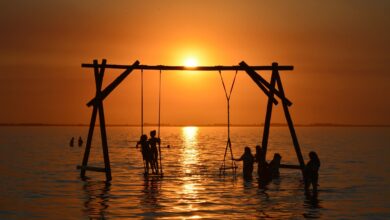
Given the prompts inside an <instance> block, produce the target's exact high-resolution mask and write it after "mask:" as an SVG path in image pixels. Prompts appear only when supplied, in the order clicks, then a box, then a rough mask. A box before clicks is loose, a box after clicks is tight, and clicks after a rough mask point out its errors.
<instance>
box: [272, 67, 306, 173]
mask: <svg viewBox="0 0 390 220" xmlns="http://www.w3.org/2000/svg"><path fill="white" fill-rule="evenodd" d="M275 77H276V81H277V83H278V89H279V91H280V93H281V96H282V97H284V90H283V86H282V81H281V79H280V76H279V73H277V74H276V76H275ZM283 100H284V99H282V104H283V110H284V115H285V117H286V120H287V124H288V128H289V129H290V134H291V138H292V140H293V144H294V148H295V153H296V154H297V158H298V161H299V166H300V168H301V171H302V175H303V177H304V178H305V174H304V169H305V162H304V160H303V157H302V153H301V149H300V147H299V143H298V138H297V134H296V133H295V129H294V124H293V121H292V119H291V115H290V112H289V110H288V106H287V103H286V102H285V101H283Z"/></svg>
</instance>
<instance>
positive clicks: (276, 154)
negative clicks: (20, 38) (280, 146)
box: [274, 153, 282, 160]
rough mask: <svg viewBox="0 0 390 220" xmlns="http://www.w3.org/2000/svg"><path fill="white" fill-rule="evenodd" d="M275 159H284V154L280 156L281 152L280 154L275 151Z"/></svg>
mask: <svg viewBox="0 0 390 220" xmlns="http://www.w3.org/2000/svg"><path fill="white" fill-rule="evenodd" d="M274 159H276V160H281V159H282V156H280V154H278V153H275V154H274Z"/></svg>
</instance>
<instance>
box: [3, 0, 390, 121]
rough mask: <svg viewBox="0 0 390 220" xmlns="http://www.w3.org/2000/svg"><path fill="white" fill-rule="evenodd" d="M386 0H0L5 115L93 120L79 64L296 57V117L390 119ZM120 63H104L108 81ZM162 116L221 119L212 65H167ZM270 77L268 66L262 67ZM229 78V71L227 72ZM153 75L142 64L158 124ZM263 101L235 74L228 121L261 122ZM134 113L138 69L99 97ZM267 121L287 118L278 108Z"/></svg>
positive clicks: (113, 113)
mask: <svg viewBox="0 0 390 220" xmlns="http://www.w3.org/2000/svg"><path fill="white" fill-rule="evenodd" d="M389 12H390V1H386V0H376V1H364V0H354V1H352V0H351V1H344V0H333V1H311V0H304V1H287V0H286V1H278V0H277V1H260V0H253V1H252V0H246V1H238V0H236V1H232V0H221V1H212V0H209V1H206V0H196V1H195V0H194V1H183V0H166V1H161V0H154V1H149V0H143V1H141V0H139V1H136V0H133V1H130V0H129V1H100V0H94V1H87V0H86V1H75V0H66V1H65V0H63V1H60V0H59V1H51V0H41V1H27V0H25V1H20V0H13V1H1V3H0V28H1V34H0V103H1V111H0V112H1V114H0V123H85V124H87V123H89V120H90V114H91V111H92V109H91V108H88V107H87V106H86V103H87V102H88V101H89V100H90V99H91V98H92V97H93V95H94V92H95V91H94V79H93V71H92V69H82V68H81V63H91V62H92V60H93V59H99V60H101V59H102V58H106V59H107V61H108V63H114V64H132V63H133V62H134V61H135V60H139V61H140V62H141V64H149V65H159V64H163V65H184V64H185V60H186V59H189V58H192V59H194V60H196V61H197V63H198V65H237V64H238V63H239V62H241V61H243V60H244V61H246V62H247V63H248V64H249V65H270V64H271V63H272V62H278V63H279V64H280V65H293V66H294V68H295V69H294V71H286V72H281V77H282V81H283V83H284V87H285V92H286V94H287V97H288V98H289V99H290V100H291V101H292V102H293V105H292V106H291V108H290V110H291V114H292V117H293V120H294V122H295V123H301V124H309V123H341V124H390V114H389V112H390V103H389V96H390V92H389V90H388V89H389V85H390V71H389V68H388V66H387V65H389V64H390V42H389V39H390V15H389ZM120 73H121V71H112V70H108V71H106V77H105V79H104V80H105V81H104V84H105V85H107V84H108V83H110V82H111V81H112V80H113V79H114V78H115V77H116V76H118V74H120ZM162 74H163V75H162V76H163V82H162V112H161V114H162V123H169V124H213V123H226V100H225V94H224V91H223V88H222V85H221V82H220V79H219V76H218V73H217V72H169V71H168V72H163V73H162ZM260 74H262V75H263V76H264V77H265V78H267V79H268V78H269V76H270V73H269V72H260ZM223 75H224V76H226V80H227V84H230V80H231V79H232V77H233V75H234V72H223ZM157 85H158V71H145V121H146V122H148V123H156V122H157V114H158V113H157V110H158V87H157ZM266 103H267V100H266V97H265V95H264V94H263V93H262V92H261V90H260V89H259V88H258V87H257V86H256V85H255V84H254V83H253V82H252V81H251V80H250V78H249V77H248V76H247V75H246V74H245V73H244V72H239V74H238V78H237V82H236V86H235V88H234V91H233V94H232V98H231V105H232V107H231V114H232V119H231V120H232V123H234V124H259V123H263V122H264V117H265V109H266ZM104 104H105V113H106V120H107V122H108V123H111V124H112V123H114V124H137V123H139V121H140V71H138V70H137V71H134V72H133V73H132V74H131V75H130V76H129V77H128V78H127V79H126V80H125V81H124V82H123V83H122V84H121V85H120V86H119V87H118V88H117V89H116V90H115V91H114V92H113V93H112V94H111V95H110V96H109V97H108V98H107V99H106V100H105V102H104ZM272 122H273V123H284V122H285V120H284V118H283V117H282V107H281V106H280V105H278V106H276V111H275V114H274V115H273V118H272Z"/></svg>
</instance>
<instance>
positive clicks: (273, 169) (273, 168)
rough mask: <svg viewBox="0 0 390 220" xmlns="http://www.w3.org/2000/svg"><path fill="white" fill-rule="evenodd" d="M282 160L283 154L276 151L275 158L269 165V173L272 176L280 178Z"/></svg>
mask: <svg viewBox="0 0 390 220" xmlns="http://www.w3.org/2000/svg"><path fill="white" fill-rule="evenodd" d="M281 160H282V156H280V154H278V153H275V154H274V158H273V159H272V161H271V162H270V163H269V165H268V169H269V175H270V177H271V178H272V179H273V178H278V177H279V175H280V173H279V167H280V161H281Z"/></svg>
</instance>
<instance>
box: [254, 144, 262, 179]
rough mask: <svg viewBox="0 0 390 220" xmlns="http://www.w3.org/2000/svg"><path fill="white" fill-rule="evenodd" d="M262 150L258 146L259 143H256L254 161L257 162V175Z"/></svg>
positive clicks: (258, 173) (259, 168) (259, 173)
mask: <svg viewBox="0 0 390 220" xmlns="http://www.w3.org/2000/svg"><path fill="white" fill-rule="evenodd" d="M262 154H263V151H262V149H261V147H260V145H256V154H255V162H256V163H257V175H258V176H259V177H260V175H261V172H262V170H261V157H262Z"/></svg>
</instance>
